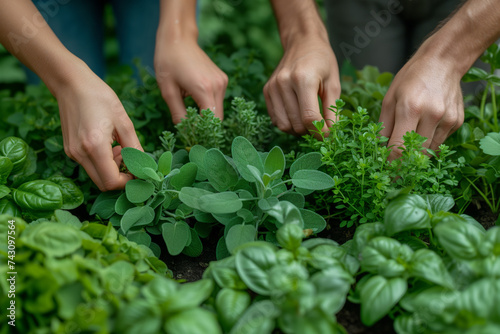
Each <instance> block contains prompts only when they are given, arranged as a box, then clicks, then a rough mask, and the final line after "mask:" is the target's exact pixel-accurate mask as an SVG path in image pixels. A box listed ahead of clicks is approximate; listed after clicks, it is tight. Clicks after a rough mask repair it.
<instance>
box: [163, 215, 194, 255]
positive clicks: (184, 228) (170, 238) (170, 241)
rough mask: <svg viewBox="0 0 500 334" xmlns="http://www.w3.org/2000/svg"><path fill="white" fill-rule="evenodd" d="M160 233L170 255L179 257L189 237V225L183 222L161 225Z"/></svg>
mask: <svg viewBox="0 0 500 334" xmlns="http://www.w3.org/2000/svg"><path fill="white" fill-rule="evenodd" d="M161 231H162V236H163V240H165V244H166V245H167V250H168V253H169V254H170V255H179V254H180V253H181V252H182V250H183V249H184V247H186V244H187V243H188V240H189V238H190V236H191V231H190V227H189V225H188V224H186V222H183V221H177V222H175V223H173V224H172V223H164V224H162V225H161Z"/></svg>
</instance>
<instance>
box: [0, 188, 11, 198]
mask: <svg viewBox="0 0 500 334" xmlns="http://www.w3.org/2000/svg"><path fill="white" fill-rule="evenodd" d="M8 194H10V188H9V187H7V186H4V185H0V199H1V198H4V197H5V196H7V195H8Z"/></svg>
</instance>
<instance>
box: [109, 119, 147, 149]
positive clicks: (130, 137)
mask: <svg viewBox="0 0 500 334" xmlns="http://www.w3.org/2000/svg"><path fill="white" fill-rule="evenodd" d="M117 123H118V124H117V126H116V129H115V135H114V137H115V138H114V139H115V140H116V141H117V142H118V143H119V144H120V145H121V146H122V147H133V148H136V149H138V150H140V151H143V152H144V149H143V148H142V145H141V142H140V141H139V138H138V137H137V133H136V132H135V128H134V124H133V123H132V121H131V120H130V118H128V116H127V117H126V118H125V117H124V119H122V120H121V121H120V122H117Z"/></svg>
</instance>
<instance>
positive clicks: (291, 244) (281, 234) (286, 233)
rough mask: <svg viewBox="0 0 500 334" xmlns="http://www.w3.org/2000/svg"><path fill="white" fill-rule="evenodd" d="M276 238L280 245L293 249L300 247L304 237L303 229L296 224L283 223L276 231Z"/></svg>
mask: <svg viewBox="0 0 500 334" xmlns="http://www.w3.org/2000/svg"><path fill="white" fill-rule="evenodd" d="M276 238H277V240H278V243H279V244H280V246H281V247H283V248H285V249H288V250H289V251H295V250H296V249H297V248H299V247H300V245H301V243H302V239H303V238H304V231H303V230H302V228H301V227H300V226H298V225H296V224H288V223H287V224H284V225H283V226H281V227H280V228H279V229H278V231H277V232H276Z"/></svg>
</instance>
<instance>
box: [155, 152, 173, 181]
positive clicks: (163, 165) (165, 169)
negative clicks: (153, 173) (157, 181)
mask: <svg viewBox="0 0 500 334" xmlns="http://www.w3.org/2000/svg"><path fill="white" fill-rule="evenodd" d="M171 170H172V152H170V151H167V152H163V154H162V155H161V156H160V159H158V171H159V172H160V173H162V174H163V175H164V176H166V175H168V174H169V173H170V171H171Z"/></svg>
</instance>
